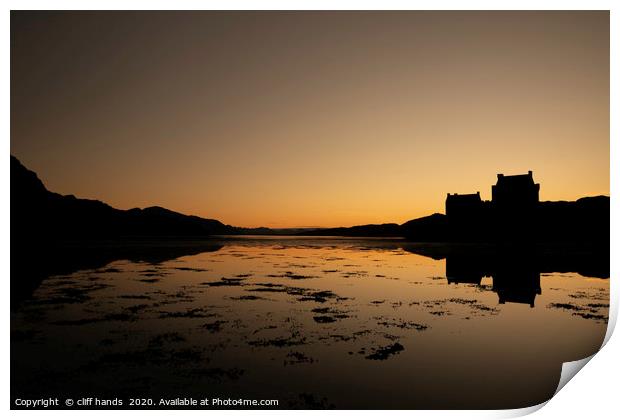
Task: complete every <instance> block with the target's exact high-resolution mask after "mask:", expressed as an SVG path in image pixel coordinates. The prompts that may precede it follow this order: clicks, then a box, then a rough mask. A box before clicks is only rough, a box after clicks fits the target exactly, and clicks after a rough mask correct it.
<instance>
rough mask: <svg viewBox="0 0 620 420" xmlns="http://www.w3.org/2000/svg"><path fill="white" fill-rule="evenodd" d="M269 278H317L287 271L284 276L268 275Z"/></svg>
mask: <svg viewBox="0 0 620 420" xmlns="http://www.w3.org/2000/svg"><path fill="white" fill-rule="evenodd" d="M267 277H274V278H277V277H285V278H289V279H292V280H305V279H314V278H316V277H317V276H311V275H305V274H296V273H293V272H292V271H285V272H284V273H282V274H267Z"/></svg>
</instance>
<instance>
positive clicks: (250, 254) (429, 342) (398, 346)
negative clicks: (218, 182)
mask: <svg viewBox="0 0 620 420" xmlns="http://www.w3.org/2000/svg"><path fill="white" fill-rule="evenodd" d="M215 249H216V250H214V251H212V252H202V253H198V254H194V255H185V256H182V257H179V258H176V259H172V260H167V261H161V262H156V263H153V262H150V263H149V262H141V261H137V260H135V259H134V260H133V261H131V260H117V261H113V262H111V263H109V264H107V265H105V266H103V267H97V268H96V269H87V270H81V271H77V272H74V273H72V274H69V275H56V276H51V277H49V278H47V279H45V280H44V281H43V283H42V284H41V285H40V286H39V287H38V289H37V290H36V291H35V292H34V293H33V295H32V297H31V298H30V299H27V300H25V301H24V302H22V303H21V304H20V305H19V306H18V307H16V308H15V309H14V310H12V314H11V315H12V319H11V329H12V331H11V342H12V344H11V364H12V365H11V375H12V379H11V380H12V394H13V396H23V397H26V396H32V397H47V396H59V397H63V396H64V397H72V398H76V397H81V396H102V397H109V398H115V397H119V398H132V397H133V398H136V397H151V398H157V397H160V396H162V397H167V398H175V397H190V396H193V397H196V398H202V397H209V398H214V397H221V398H258V399H260V398H270V399H271V398H275V399H279V400H280V407H285V408H329V407H334V408H516V407H524V406H529V405H533V404H537V403H540V402H542V401H545V400H547V399H548V398H550V397H551V396H552V395H553V392H554V391H555V389H556V387H557V384H558V380H559V377H560V370H561V364H562V362H565V361H571V360H576V359H581V358H584V357H586V356H589V355H591V354H593V353H594V352H596V351H597V350H598V349H599V347H600V345H601V344H602V341H603V337H604V335H605V332H606V328H607V316H608V306H609V305H608V304H609V280H608V279H601V278H590V277H584V276H582V275H579V274H576V273H536V274H535V275H534V277H533V279H532V278H530V277H531V276H530V275H529V274H528V275H527V276H530V277H528V279H525V280H523V282H524V283H526V284H527V286H526V287H525V289H524V288H523V287H522V285H521V284H517V285H514V284H508V285H507V286H506V285H502V286H501V287H498V284H497V281H498V278H495V279H494V278H491V277H482V279H481V281H480V282H479V284H478V282H477V280H476V279H475V278H474V279H473V280H472V278H471V276H464V277H463V278H461V279H459V277H458V276H454V275H450V276H449V277H450V280H448V278H447V277H446V260H445V259H433V258H429V257H425V256H421V255H416V254H414V253H412V252H407V251H405V250H403V247H402V246H400V245H399V244H398V243H396V242H389V241H381V240H369V241H363V240H336V239H295V238H276V239H252V238H248V239H245V240H229V241H224V242H222V244H221V247H219V249H218V247H215ZM33 264H36V261H33ZM466 271H467V270H466ZM474 277H475V276H474ZM463 279H465V280H464V282H461V281H460V280H463ZM512 281H513V282H514V280H512ZM494 282H495V283H496V284H495V287H494V284H493V283H494ZM515 288H516V289H515ZM500 301H503V302H504V303H500Z"/></svg>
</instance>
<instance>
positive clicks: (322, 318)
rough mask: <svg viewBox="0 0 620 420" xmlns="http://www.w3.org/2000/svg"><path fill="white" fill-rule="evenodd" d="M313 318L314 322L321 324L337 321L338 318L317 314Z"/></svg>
mask: <svg viewBox="0 0 620 420" xmlns="http://www.w3.org/2000/svg"><path fill="white" fill-rule="evenodd" d="M312 319H314V322H316V323H319V324H328V323H332V322H336V318H334V317H332V316H329V315H320V316H315V317H312Z"/></svg>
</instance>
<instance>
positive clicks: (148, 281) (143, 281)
mask: <svg viewBox="0 0 620 420" xmlns="http://www.w3.org/2000/svg"><path fill="white" fill-rule="evenodd" d="M138 281H140V282H142V283H157V282H159V279H155V278H147V279H138Z"/></svg>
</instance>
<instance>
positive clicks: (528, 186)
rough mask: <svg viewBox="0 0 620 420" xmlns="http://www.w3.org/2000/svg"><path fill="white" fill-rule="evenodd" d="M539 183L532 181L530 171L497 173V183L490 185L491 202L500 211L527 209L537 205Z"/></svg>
mask: <svg viewBox="0 0 620 420" xmlns="http://www.w3.org/2000/svg"><path fill="white" fill-rule="evenodd" d="M539 191H540V184H535V183H534V177H533V176H532V171H528V172H527V174H524V175H509V176H505V175H504V174H497V184H495V185H493V186H492V187H491V203H492V204H493V207H494V209H496V210H500V211H515V210H522V211H528V210H532V209H535V208H536V206H538V202H539V200H538V193H539Z"/></svg>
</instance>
